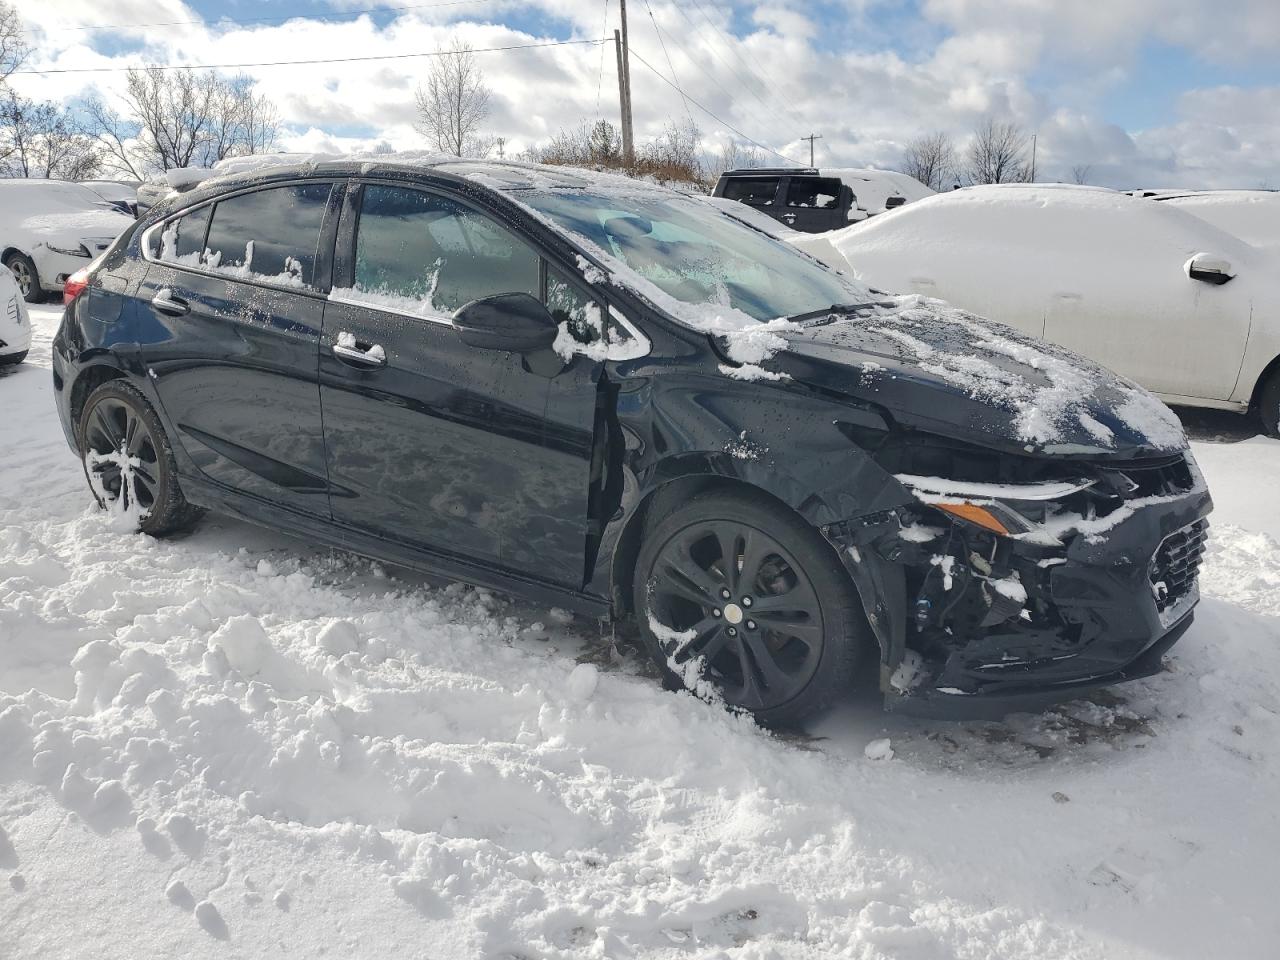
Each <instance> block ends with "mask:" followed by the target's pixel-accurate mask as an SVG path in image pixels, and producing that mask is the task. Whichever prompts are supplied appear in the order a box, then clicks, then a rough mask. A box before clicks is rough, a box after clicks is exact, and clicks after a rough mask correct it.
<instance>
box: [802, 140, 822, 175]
mask: <svg viewBox="0 0 1280 960" xmlns="http://www.w3.org/2000/svg"><path fill="white" fill-rule="evenodd" d="M800 139H801V140H808V141H809V166H811V167H812V166H813V141H815V140H821V139H822V134H820V133H811V134H809V135H808V136H807V137H801V138H800Z"/></svg>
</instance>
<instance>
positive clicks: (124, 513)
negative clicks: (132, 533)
mask: <svg viewBox="0 0 1280 960" xmlns="http://www.w3.org/2000/svg"><path fill="white" fill-rule="evenodd" d="M80 450H81V455H82V457H83V461H84V475H85V478H86V479H87V480H88V481H89V489H90V490H91V491H93V496H94V499H95V500H97V501H98V505H99V506H100V507H102V508H103V509H104V510H108V511H110V512H111V513H113V514H116V515H117V516H119V517H121V518H123V519H124V520H125V522H127V523H128V524H130V525H131V526H132V527H133V528H134V529H137V530H141V531H142V532H143V533H148V534H151V535H152V536H162V535H164V534H167V533H173V532H175V531H177V530H182V529H185V528H186V527H189V526H190V525H191V524H192V523H194V522H195V521H196V520H197V519H198V518H199V517H200V514H201V513H202V512H203V511H201V510H200V509H199V508H198V507H194V506H192V505H191V504H189V503H187V501H186V498H185V497H183V495H182V491H181V490H180V489H179V488H178V472H177V466H176V464H175V463H174V459H173V451H172V449H171V448H170V446H169V440H168V438H167V437H166V436H165V433H164V428H163V427H162V426H161V425H160V419H159V417H157V416H156V413H155V411H154V410H152V409H151V405H150V404H149V403H148V402H147V400H146V398H145V397H143V395H142V394H141V393H139V392H138V391H137V390H136V389H134V388H133V387H131V386H130V385H129V384H127V383H125V382H124V381H121V380H112V381H110V382H108V383H104V384H103V385H102V386H100V387H98V388H97V389H96V390H94V391H93V393H91V394H90V395H89V399H88V400H87V401H86V402H85V405H84V412H83V413H82V414H81V416H80Z"/></svg>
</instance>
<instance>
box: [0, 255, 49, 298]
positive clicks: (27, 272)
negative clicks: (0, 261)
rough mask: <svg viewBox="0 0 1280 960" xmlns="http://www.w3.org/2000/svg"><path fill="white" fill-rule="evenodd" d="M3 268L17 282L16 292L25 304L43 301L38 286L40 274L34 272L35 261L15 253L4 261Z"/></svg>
mask: <svg viewBox="0 0 1280 960" xmlns="http://www.w3.org/2000/svg"><path fill="white" fill-rule="evenodd" d="M5 266H6V267H8V268H9V270H10V271H11V272H12V273H13V279H14V280H16V281H18V290H19V291H20V292H21V293H22V299H23V300H25V301H27V303H39V302H40V301H42V300H43V299H44V289H43V288H42V287H41V286H40V272H39V271H38V270H36V264H35V261H34V260H32V259H31V258H30V257H28V256H27V255H26V254H25V253H15V254H13V255H12V256H10V257H9V259H8V260H7V261H5Z"/></svg>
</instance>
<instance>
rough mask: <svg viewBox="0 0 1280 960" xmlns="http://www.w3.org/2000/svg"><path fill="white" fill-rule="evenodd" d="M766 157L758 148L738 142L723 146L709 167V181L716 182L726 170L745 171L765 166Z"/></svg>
mask: <svg viewBox="0 0 1280 960" xmlns="http://www.w3.org/2000/svg"><path fill="white" fill-rule="evenodd" d="M764 164H765V159H764V155H763V154H762V153H761V152H760V148H759V147H756V146H743V145H742V144H740V143H738V141H736V140H730V141H729V142H728V143H725V144H723V145H721V147H720V150H719V152H718V153H716V154H715V155H714V156H713V157H711V160H710V163H709V164H708V165H707V179H708V180H709V181H711V182H713V183H714V182H715V181H716V180H719V179H720V174H722V173H724V172H725V171H726V170H745V169H747V168H748V167H760V166H764Z"/></svg>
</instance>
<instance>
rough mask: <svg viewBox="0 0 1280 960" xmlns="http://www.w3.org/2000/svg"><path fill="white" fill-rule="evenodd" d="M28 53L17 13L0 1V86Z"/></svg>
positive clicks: (28, 49) (20, 64) (2, 0)
mask: <svg viewBox="0 0 1280 960" xmlns="http://www.w3.org/2000/svg"><path fill="white" fill-rule="evenodd" d="M29 52H30V48H29V47H28V46H27V41H26V39H25V38H24V37H23V35H22V21H21V20H19V19H18V11H17V10H15V9H13V7H11V6H10V5H9V4H7V3H5V2H4V0H0V85H3V84H4V83H5V81H6V80H8V79H9V75H10V74H11V73H13V72H14V71H15V70H17V69H18V68H19V67H20V66H22V64H23V62H24V61H25V60H26V59H27V54H28V53H29Z"/></svg>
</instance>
